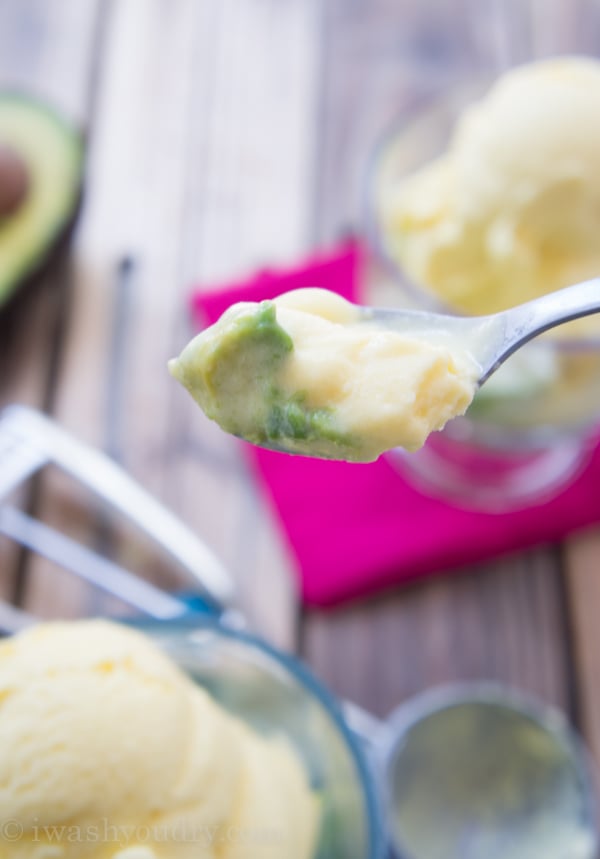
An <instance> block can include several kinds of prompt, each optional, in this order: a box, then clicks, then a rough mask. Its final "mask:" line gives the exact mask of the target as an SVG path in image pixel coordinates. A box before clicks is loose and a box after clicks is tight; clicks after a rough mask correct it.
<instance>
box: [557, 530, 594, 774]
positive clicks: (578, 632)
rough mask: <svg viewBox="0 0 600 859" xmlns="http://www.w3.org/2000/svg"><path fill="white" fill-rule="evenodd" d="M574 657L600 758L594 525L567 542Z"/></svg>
mask: <svg viewBox="0 0 600 859" xmlns="http://www.w3.org/2000/svg"><path fill="white" fill-rule="evenodd" d="M564 562H565V569H566V584H567V590H566V593H567V597H568V606H567V608H568V609H569V610H570V621H571V630H572V635H573V657H574V662H575V669H576V672H577V674H576V676H577V679H578V681H579V682H578V686H577V694H578V702H577V703H578V717H579V721H580V725H581V728H582V730H583V732H584V735H585V737H586V739H587V741H588V744H589V745H590V747H591V749H592V751H593V752H594V753H595V756H596V760H600V623H599V622H598V618H599V616H600V529H598V528H591V529H589V530H588V531H586V532H585V533H583V534H579V535H577V536H574V537H571V538H570V539H568V540H567V541H566V542H565V545H564Z"/></svg>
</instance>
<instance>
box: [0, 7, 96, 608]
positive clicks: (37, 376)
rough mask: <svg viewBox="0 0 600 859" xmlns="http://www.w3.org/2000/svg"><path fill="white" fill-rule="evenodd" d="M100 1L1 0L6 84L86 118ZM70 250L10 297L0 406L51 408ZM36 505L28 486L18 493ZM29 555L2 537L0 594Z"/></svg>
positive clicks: (1, 352) (1, 78) (0, 330)
mask: <svg viewBox="0 0 600 859" xmlns="http://www.w3.org/2000/svg"><path fill="white" fill-rule="evenodd" d="M100 11H101V3H100V2H99V0H81V2H78V3H74V4H65V3H63V2H62V0H48V2H43V3H41V2H39V0H3V2H2V3H1V4H0V86H2V87H10V88H16V89H23V90H25V91H28V92H33V93H34V94H36V95H38V96H40V97H41V98H44V99H47V100H49V101H50V102H51V103H52V104H54V105H56V106H57V107H58V109H60V110H61V111H63V112H64V113H65V114H66V115H67V116H69V117H70V118H71V119H73V121H75V122H77V123H79V124H85V123H86V122H87V118H88V117H87V107H88V104H89V101H90V94H91V83H92V77H93V61H94V40H95V37H96V36H97V34H98V32H99V28H100V26H101V18H100ZM69 278H70V273H69V264H68V260H67V259H66V258H65V255H64V254H63V255H62V256H61V257H60V258H57V259H56V261H55V263H54V264H53V265H52V267H51V268H50V269H49V270H48V271H47V273H46V275H45V276H44V278H43V279H42V280H41V281H40V282H38V283H36V284H35V285H32V286H31V287H30V288H28V289H27V290H26V292H25V293H24V294H23V295H22V296H18V297H17V299H16V300H14V301H13V302H11V305H10V307H8V308H6V309H5V311H4V312H3V315H2V318H1V319H0V407H1V406H2V405H4V404H6V403H10V402H20V403H23V404H27V405H31V406H35V407H38V408H45V407H47V406H48V405H49V395H50V394H49V392H50V390H51V387H52V377H53V374H54V371H55V367H56V362H57V359H58V353H59V351H60V336H61V331H62V325H63V320H64V317H65V313H66V311H67V305H68V300H69ZM12 500H15V501H19V502H20V503H21V504H22V505H24V506H27V507H30V506H31V505H32V503H33V496H32V495H31V492H30V488H29V487H25V488H24V490H23V491H21V492H20V493H19V494H18V496H16V497H15V498H14V499H12ZM25 562H26V557H25V554H24V553H23V552H21V551H20V550H18V549H17V547H16V546H15V545H14V544H13V543H12V542H10V541H8V540H7V539H6V538H3V537H0V570H1V574H0V595H4V596H11V597H14V598H17V597H19V596H20V592H21V588H22V581H21V575H20V574H21V572H22V570H23V569H24V564H25Z"/></svg>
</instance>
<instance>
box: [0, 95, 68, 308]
mask: <svg viewBox="0 0 600 859" xmlns="http://www.w3.org/2000/svg"><path fill="white" fill-rule="evenodd" d="M83 151H84V145H83V139H82V136H81V134H80V133H79V132H78V131H77V130H76V129H75V128H74V127H73V126H72V125H71V124H70V123H69V122H68V121H67V120H66V119H65V118H64V117H62V116H61V115H60V114H59V113H58V112H57V111H55V110H54V109H53V108H51V107H49V106H48V105H47V104H45V103H44V102H42V101H40V100H39V99H36V98H34V97H33V96H29V95H25V94H22V93H13V92H0V185H1V186H2V187H0V205H2V209H3V210H2V211H1V212H0V304H2V303H4V302H5V301H6V300H7V299H8V298H9V297H10V296H11V295H12V294H13V292H14V291H15V290H16V289H17V287H19V286H20V285H21V283H22V282H23V281H25V280H27V279H28V278H29V276H30V275H33V274H34V273H35V272H36V271H38V270H39V269H40V267H41V266H42V265H43V263H44V262H45V261H46V260H47V258H48V256H49V254H50V252H51V251H52V250H53V249H54V248H55V246H56V245H57V243H58V242H59V240H60V239H61V238H62V237H63V236H64V235H65V233H66V231H67V229H68V227H69V226H70V224H71V223H72V221H73V219H74V217H75V214H76V211H77V208H78V203H79V199H80V195H81V186H82V178H83Z"/></svg>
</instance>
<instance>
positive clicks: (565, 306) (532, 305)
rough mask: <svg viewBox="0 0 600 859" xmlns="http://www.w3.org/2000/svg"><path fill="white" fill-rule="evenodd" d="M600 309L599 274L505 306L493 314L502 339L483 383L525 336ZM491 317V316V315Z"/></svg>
mask: <svg viewBox="0 0 600 859" xmlns="http://www.w3.org/2000/svg"><path fill="white" fill-rule="evenodd" d="M598 312H600V278H594V279H593V280H586V281H584V282H583V283H576V284H575V285H574V286H567V287H565V288H564V289H558V290H556V292H549V293H548V294H547V295H543V296H542V297H541V298H536V299H534V300H533V301H528V302H526V303H525V304H520V305H519V306H518V307H513V308H511V309H510V310H505V311H504V312H503V313H500V314H498V316H497V317H496V318H497V320H498V321H499V322H501V325H502V343H501V345H500V348H499V349H497V351H496V355H495V360H494V361H493V362H492V363H491V364H489V365H488V366H485V365H484V370H485V372H484V373H483V374H482V376H481V378H480V380H479V383H480V384H482V383H483V382H484V381H485V380H486V379H487V378H488V377H489V376H490V375H491V374H492V373H493V372H494V371H495V370H496V369H497V368H498V367H499V366H500V364H503V363H504V361H505V360H506V359H507V358H508V357H509V356H510V355H512V354H513V352H516V350H517V349H519V348H520V347H521V346H522V345H523V344H524V343H527V341H528V340H532V339H533V338H534V337H537V335H538V334H542V333H543V332H544V331H547V330H548V329H549V328H554V327H555V326H557V325H562V324H563V323H564V322H571V321H572V320H573V319H579V318H580V317H582V316H589V315H591V314H592V313H598ZM490 318H493V317H490Z"/></svg>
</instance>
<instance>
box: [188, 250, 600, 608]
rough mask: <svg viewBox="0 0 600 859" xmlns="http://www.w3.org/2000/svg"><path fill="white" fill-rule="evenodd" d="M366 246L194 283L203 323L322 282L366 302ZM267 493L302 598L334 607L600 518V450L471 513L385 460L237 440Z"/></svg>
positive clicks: (553, 537) (549, 538)
mask: <svg viewBox="0 0 600 859" xmlns="http://www.w3.org/2000/svg"><path fill="white" fill-rule="evenodd" d="M360 267H361V252H360V248H359V247H358V246H357V245H355V244H348V245H347V246H345V247H343V248H341V249H338V250H336V251H335V252H334V253H333V254H331V255H328V256H322V257H317V258H314V259H311V260H308V261H305V262H303V263H302V265H301V266H299V267H297V268H295V269H292V270H287V271H274V272H268V271H266V272H262V273H260V274H259V275H257V276H256V277H254V278H252V279H250V280H249V281H247V282H245V283H241V284H240V283H237V284H233V285H231V286H221V287H220V288H218V289H209V290H208V291H207V290H206V289H205V288H204V289H202V290H201V291H200V290H196V291H195V292H194V294H193V296H192V300H191V307H192V311H193V313H194V316H195V319H196V320H197V322H198V324H199V326H200V327H202V326H204V325H206V324H207V323H212V322H214V321H215V320H216V319H217V318H218V317H219V316H220V315H221V313H223V311H224V310H225V309H226V308H227V307H229V305H230V304H232V303H234V302H236V301H241V300H246V301H258V300H261V299H265V298H274V297H275V296H276V295H279V294H281V293H282V292H286V291H287V290H289V289H296V288H298V287H302V286H322V287H325V288H327V289H331V290H334V291H336V292H338V293H340V294H341V295H343V296H344V297H346V298H349V299H350V300H360V296H359V285H360ZM240 444H242V445H243V447H244V448H245V450H246V454H247V455H248V457H249V458H250V461H251V462H252V463H253V465H254V467H255V470H256V473H257V474H258V475H259V477H260V479H261V480H262V482H263V484H264V486H265V488H266V489H267V490H268V492H269V494H270V497H271V499H272V502H273V505H274V508H275V510H276V511H277V513H278V515H279V518H280V521H281V525H282V527H283V529H284V532H285V534H286V536H287V538H288V540H289V544H290V547H291V549H292V550H293V552H294V554H295V556H296V558H297V561H298V567H299V570H300V576H301V589H302V595H303V599H304V601H305V602H306V603H307V604H311V605H319V606H327V605H333V604H336V603H339V602H342V601H344V600H347V599H350V598H355V597H359V596H363V595H366V594H369V593H373V592H374V591H377V590H379V589H381V588H386V587H390V586H392V585H397V584H399V583H401V582H407V581H409V580H414V579H416V578H418V577H421V576H425V575H427V574H430V573H438V572H440V571H443V570H450V569H452V568H456V567H460V566H463V565H465V564H469V563H473V562H476V561H482V560H483V559H486V558H491V557H493V556H498V555H501V554H505V553H508V552H512V551H515V550H517V549H523V548H525V547H531V546H533V545H539V544H542V543H549V542H553V541H556V540H557V539H559V538H561V537H563V536H565V535H566V534H568V533H570V532H572V531H574V530H575V529H578V528H582V527H584V526H586V525H590V524H592V523H594V522H598V521H600V492H599V491H598V481H599V479H600V449H596V451H595V452H594V454H593V456H592V459H591V461H590V463H589V465H588V467H587V468H586V469H585V471H584V472H583V473H582V474H581V475H580V476H579V477H578V478H577V479H576V480H575V481H574V482H573V483H572V484H571V485H570V486H569V487H568V488H567V489H566V490H565V491H563V492H562V494H560V495H559V496H557V497H555V498H553V499H552V500H550V501H548V502H547V503H544V504H540V505H536V506H531V507H528V508H526V509H521V510H518V511H515V512H509V513H503V514H494V513H483V512H470V511H466V510H463V509H459V508H457V507H454V506H452V505H449V504H446V503H444V502H442V501H439V500H435V499H432V498H429V497H426V496H425V495H422V494H421V493H420V492H418V491H417V490H416V489H414V488H413V487H412V486H410V485H408V484H407V483H406V482H405V481H404V479H403V478H402V476H401V475H400V474H399V472H398V471H397V470H396V468H395V467H394V465H392V464H391V463H390V461H389V460H388V458H387V457H385V456H384V457H381V458H380V459H379V460H378V461H377V462H374V463H371V464H368V465H363V464H360V465H352V464H348V463H342V462H327V461H322V460H316V459H309V458H307V457H294V456H287V455H286V454H281V453H276V452H273V451H269V450H262V449H260V448H257V447H253V446H251V445H248V444H245V443H243V442H240Z"/></svg>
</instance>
